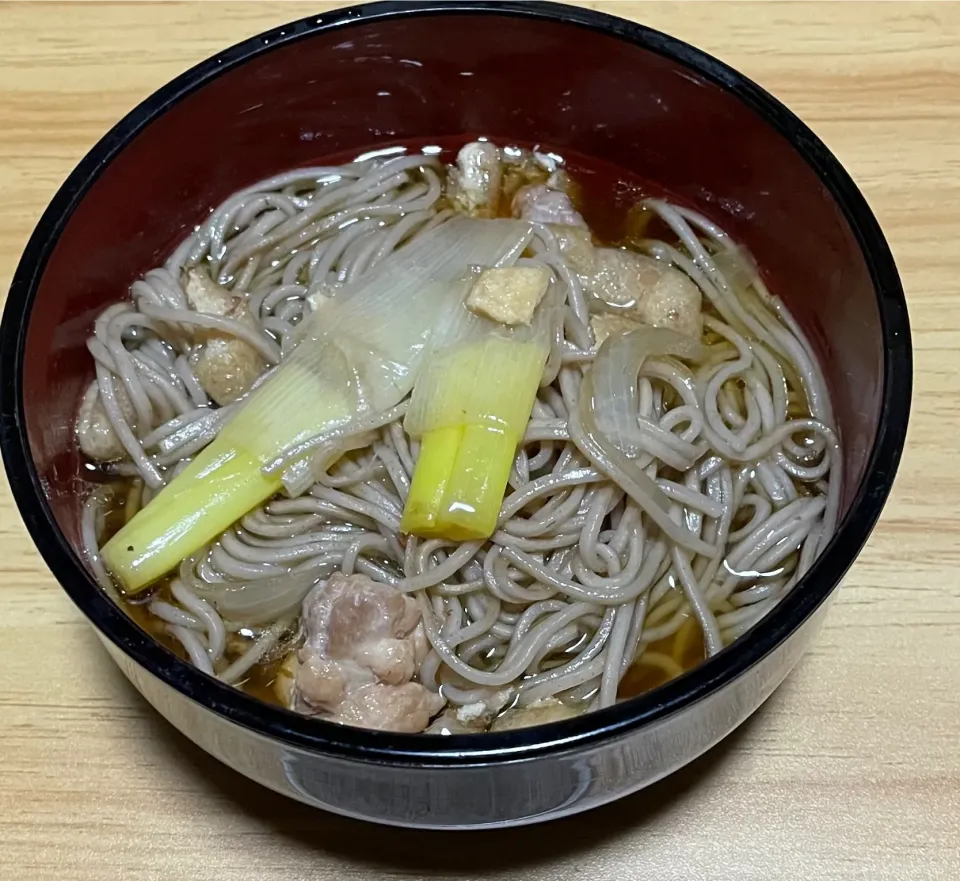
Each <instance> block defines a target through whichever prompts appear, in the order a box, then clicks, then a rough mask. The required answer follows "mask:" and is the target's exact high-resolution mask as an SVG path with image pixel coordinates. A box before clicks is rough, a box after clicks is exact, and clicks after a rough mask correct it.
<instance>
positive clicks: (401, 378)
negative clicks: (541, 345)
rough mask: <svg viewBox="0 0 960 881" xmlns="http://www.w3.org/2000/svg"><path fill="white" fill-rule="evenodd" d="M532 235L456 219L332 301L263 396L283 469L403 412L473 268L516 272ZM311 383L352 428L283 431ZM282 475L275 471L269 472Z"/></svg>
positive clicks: (517, 226)
mask: <svg viewBox="0 0 960 881" xmlns="http://www.w3.org/2000/svg"><path fill="white" fill-rule="evenodd" d="M529 235H530V224H528V223H525V222H523V221H518V220H509V219H496V220H485V219H478V218H471V217H463V216H458V217H454V218H452V219H451V220H448V221H446V222H445V223H442V224H440V225H439V226H437V227H435V228H434V229H432V230H430V231H428V232H426V233H424V234H423V235H421V236H418V237H417V238H415V239H414V240H413V241H412V242H410V243H409V244H407V245H405V246H404V247H403V248H401V249H400V250H399V251H397V252H396V253H395V254H394V255H393V256H392V257H391V258H390V259H388V260H385V261H383V262H382V263H381V264H379V265H378V266H377V267H376V268H375V269H373V270H372V271H371V272H369V273H367V274H366V275H364V276H363V277H362V278H360V279H358V280H357V281H356V282H353V283H351V284H347V285H344V287H343V289H342V290H340V291H339V292H338V294H337V297H336V299H335V300H333V301H332V302H331V303H330V304H328V306H327V307H326V308H324V309H321V310H319V311H318V312H316V313H314V314H313V315H311V316H310V318H308V319H307V321H306V324H305V327H304V330H303V333H302V336H301V342H300V343H299V345H298V346H297V348H296V349H295V350H294V352H293V354H292V355H291V356H290V357H289V359H287V361H285V362H284V363H283V364H282V365H281V366H280V368H279V369H278V370H277V372H276V374H275V375H274V376H273V377H271V378H270V380H269V381H268V382H267V383H265V384H264V386H263V388H262V389H260V390H258V393H257V394H258V395H262V396H263V397H264V398H267V399H268V400H269V401H270V408H269V409H270V414H269V416H272V417H274V418H275V419H276V421H277V423H278V425H277V428H276V429H274V433H275V434H276V435H277V436H278V437H280V436H282V437H283V440H284V443H283V444H282V446H280V447H279V449H276V450H274V451H272V454H275V455H278V456H279V458H280V459H286V457H285V456H284V455H283V453H284V451H287V450H291V449H292V448H294V447H302V446H304V445H305V442H307V441H310V440H311V439H315V438H319V437H321V436H322V435H324V434H325V433H327V432H329V431H330V430H331V429H334V428H342V426H343V425H344V424H348V425H349V424H350V423H352V422H353V421H355V420H359V419H361V418H363V417H367V416H369V415H370V414H372V413H377V412H380V411H385V410H388V409H389V408H391V407H394V406H396V404H397V403H399V402H400V401H401V400H402V399H403V398H404V397H405V396H406V395H407V394H409V392H410V390H411V389H412V388H413V384H414V379H415V378H416V375H417V372H418V370H419V369H420V366H421V364H422V362H423V359H424V357H425V355H426V354H427V350H428V343H429V342H430V339H431V337H432V335H433V333H434V332H435V330H436V329H439V328H442V327H444V326H445V324H446V323H448V322H450V321H451V320H453V319H452V318H451V316H452V315H453V314H455V313H457V312H462V311H464V310H463V309H462V303H463V301H464V299H465V298H466V295H467V292H468V290H469V287H470V284H471V283H472V281H473V278H472V276H471V274H470V268H471V267H473V266H493V265H508V264H510V263H512V262H515V261H516V259H517V258H518V257H519V256H520V254H521V253H522V251H523V248H524V247H525V245H526V243H527V241H528V240H529ZM305 376H311V377H313V378H314V380H315V381H316V383H317V388H318V392H320V393H322V391H323V390H327V389H329V390H330V392H331V393H335V394H337V395H338V396H340V397H341V400H343V399H344V398H345V400H346V404H347V407H348V408H349V412H350V416H349V419H348V420H347V422H346V423H344V422H343V421H331V422H330V423H329V424H326V425H313V426H310V427H309V428H307V427H304V428H301V429H299V430H297V431H296V432H292V433H291V432H283V431H282V430H281V428H280V427H281V426H282V425H283V424H284V423H286V424H289V420H290V415H291V412H290V411H291V409H292V407H293V406H294V402H295V401H296V400H297V398H298V397H299V394H300V393H301V392H300V390H301V389H302V384H303V382H304V377H305ZM268 396H269V397H268ZM267 418H269V417H268V416H267V414H262V415H261V419H264V420H266V419H267ZM286 464H289V462H286ZM279 465H280V462H279V461H274V462H271V463H270V465H269V470H270V471H275V470H277V469H278V467H279Z"/></svg>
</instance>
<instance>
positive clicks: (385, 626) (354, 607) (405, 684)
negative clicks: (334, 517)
mask: <svg viewBox="0 0 960 881" xmlns="http://www.w3.org/2000/svg"><path fill="white" fill-rule="evenodd" d="M303 626H304V630H305V634H306V638H305V642H304V645H303V647H302V648H301V649H300V652H299V654H298V662H299V663H298V665H297V668H296V671H295V674H294V703H295V704H296V706H297V708H298V709H300V710H301V711H303V712H308V713H323V714H325V715H326V717H327V718H329V719H331V720H332V721H336V722H341V723H343V724H345V725H359V726H363V727H369V728H379V729H382V730H388V731H422V730H423V729H424V728H425V727H426V726H427V725H428V724H429V722H430V719H431V718H432V717H433V716H435V715H436V714H437V713H439V712H440V710H441V709H442V708H443V705H444V699H443V698H442V697H440V695H438V694H436V693H435V692H432V691H430V690H428V689H426V688H424V687H423V686H422V685H420V684H419V683H417V682H412V681H411V680H412V679H413V677H414V676H415V675H416V673H417V671H418V669H419V667H420V664H421V663H422V662H423V659H424V658H425V657H426V654H427V651H428V650H429V645H428V643H427V640H426V636H425V634H424V632H423V627H422V625H421V623H420V610H419V609H418V607H417V604H416V602H415V601H414V600H413V599H412V598H411V597H408V596H406V595H405V594H402V593H400V592H399V591H397V590H396V589H395V588H393V587H391V586H390V585H387V584H378V583H377V582H375V581H372V580H371V579H370V578H367V577H366V576H365V575H350V576H344V575H341V574H339V573H338V574H335V575H333V576H331V577H330V578H329V579H328V580H327V581H325V582H321V583H320V584H318V585H317V586H316V587H315V588H314V589H313V590H312V591H311V592H310V593H309V594H308V595H307V597H306V599H304V601H303Z"/></svg>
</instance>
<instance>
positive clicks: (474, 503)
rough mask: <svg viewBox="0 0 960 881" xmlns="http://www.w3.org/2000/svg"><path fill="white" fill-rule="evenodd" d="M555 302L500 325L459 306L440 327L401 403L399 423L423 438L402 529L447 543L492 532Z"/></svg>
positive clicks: (542, 358) (527, 414)
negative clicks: (525, 322) (526, 322)
mask: <svg viewBox="0 0 960 881" xmlns="http://www.w3.org/2000/svg"><path fill="white" fill-rule="evenodd" d="M556 308H557V306H556V304H555V303H554V302H553V298H550V299H549V300H548V301H544V303H542V304H541V306H540V307H539V308H538V312H537V314H536V316H535V318H534V322H533V324H532V325H531V326H530V327H526V326H518V327H505V326H503V325H500V324H497V323H495V322H492V321H489V320H487V319H484V318H481V317H480V316H477V315H473V314H472V313H469V312H468V310H466V309H462V310H461V312H460V313H459V314H458V315H457V316H456V317H455V319H454V321H452V322H450V323H449V324H448V325H447V326H446V327H445V328H444V338H443V339H438V340H437V341H436V343H435V351H434V352H433V354H432V355H431V357H430V358H429V359H428V361H427V363H426V364H425V365H424V368H423V370H422V371H421V374H420V376H419V378H418V379H417V383H416V385H415V386H414V390H413V396H412V398H411V401H410V407H409V409H408V410H407V416H406V420H405V428H406V429H407V431H408V432H409V433H410V434H411V435H413V436H415V437H420V438H421V446H420V455H419V457H418V459H417V464H416V468H415V469H414V474H413V481H412V483H411V490H410V493H409V495H408V498H407V503H406V505H405V506H404V510H403V517H402V518H401V521H400V528H401V530H402V531H404V532H407V533H412V534H414V535H420V536H423V537H433V538H446V539H449V540H452V541H465V540H471V539H486V538H489V537H490V536H491V535H492V534H493V532H494V531H495V529H496V526H497V519H498V517H499V513H500V505H501V503H502V501H503V493H504V490H505V489H506V485H507V479H508V477H509V475H510V467H511V466H512V464H513V459H514V456H515V455H516V451H517V447H518V446H519V444H520V440H521V438H522V437H523V432H524V431H525V429H526V425H527V420H528V419H529V418H530V411H531V410H532V409H533V403H534V399H535V398H536V394H537V388H538V386H539V384H540V378H541V376H542V374H543V367H544V364H545V363H546V360H547V355H548V354H549V338H550V334H549V330H550V328H551V327H552V322H553V320H554V316H555V310H556ZM439 335H440V334H439V333H438V336H439ZM444 343H446V344H447V345H443V344H444ZM455 443H456V444H457V449H456V456H455V457H452V447H453V445H454V444H455ZM451 458H453V461H452V464H451Z"/></svg>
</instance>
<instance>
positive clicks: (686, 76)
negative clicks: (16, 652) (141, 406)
mask: <svg viewBox="0 0 960 881" xmlns="http://www.w3.org/2000/svg"><path fill="white" fill-rule="evenodd" d="M464 134H474V135H476V134H485V135H487V136H489V137H491V139H494V140H498V139H499V140H503V141H505V142H518V141H519V142H540V143H543V144H546V145H549V146H550V147H551V148H555V149H557V150H559V151H561V152H562V151H563V150H565V149H568V150H572V151H575V152H577V153H580V154H584V155H587V156H590V157H595V158H596V159H597V160H601V161H603V162H607V163H612V164H614V165H617V166H620V167H621V168H624V169H626V170H629V171H630V172H633V173H635V174H637V175H639V176H640V177H642V178H644V179H646V180H649V181H654V182H656V183H657V184H658V185H659V186H662V187H663V188H664V189H666V190H667V191H669V192H670V193H672V194H673V195H674V196H676V197H677V198H679V199H681V200H683V201H684V202H686V203H688V204H691V205H693V206H695V207H697V208H698V209H699V210H701V211H702V212H703V213H705V214H707V215H708V216H709V217H710V218H711V219H713V220H715V221H716V222H718V223H719V224H720V225H722V226H723V227H724V228H726V229H727V230H728V231H729V232H731V233H732V234H734V235H735V236H736V237H738V238H739V239H740V240H741V241H742V242H743V243H744V244H746V245H747V247H748V248H749V249H750V250H751V251H752V252H753V254H754V255H755V256H756V258H757V260H758V262H759V263H760V265H761V267H762V269H763V271H764V274H765V276H766V278H767V279H768V282H769V285H770V287H771V289H772V290H773V291H774V293H776V294H778V295H779V296H781V297H782V298H783V299H784V300H785V301H786V303H787V304H788V306H789V307H790V309H791V310H792V311H793V314H794V315H795V316H796V318H797V319H798V320H799V322H800V323H801V324H802V326H803V328H804V329H805V330H806V332H807V333H808V335H809V336H810V337H811V339H812V340H813V342H814V345H815V346H816V347H817V349H818V351H819V354H820V356H821V360H822V363H823V366H824V369H825V371H826V373H827V377H828V382H829V383H830V386H831V389H832V393H833V401H834V406H835V410H836V416H837V420H838V422H839V428H840V431H841V435H842V439H843V443H844V450H845V458H846V462H845V466H846V467H845V487H844V494H843V495H844V500H845V502H844V504H845V505H847V504H849V502H850V501H851V500H852V498H853V494H854V490H855V489H856V487H857V486H858V485H859V483H860V480H861V478H862V476H863V473H864V469H865V466H866V461H867V457H868V454H869V451H870V448H871V446H872V443H873V439H874V436H875V433H876V430H877V425H878V421H879V416H880V392H881V377H882V365H883V346H882V338H881V331H880V317H879V310H878V307H877V302H876V296H875V292H874V289H873V286H872V284H871V281H870V277H869V273H868V270H867V267H866V265H865V262H864V260H863V258H862V256H861V254H860V251H859V249H858V247H857V244H856V241H855V239H854V236H853V234H852V232H851V230H850V229H849V227H848V225H847V223H846V221H845V220H844V218H843V216H842V214H841V213H840V211H839V209H838V208H837V206H836V204H835V203H834V201H833V199H832V198H831V196H830V195H829V193H828V192H827V190H826V189H825V188H824V186H823V185H822V184H821V182H820V180H819V178H818V177H817V175H816V174H815V173H814V172H813V171H812V170H811V168H810V167H808V166H807V165H806V163H805V162H804V161H803V160H802V159H801V158H800V156H799V154H798V153H797V152H795V150H794V149H793V147H792V146H791V145H790V143H789V142H788V141H787V140H786V138H784V137H783V136H782V135H780V134H779V133H778V132H777V131H775V130H774V129H773V128H772V127H771V126H770V125H768V124H767V123H766V122H764V121H763V120H762V119H760V118H759V117H758V116H757V115H756V114H755V113H754V112H753V111H752V110H751V109H750V108H749V107H748V106H747V105H745V104H744V103H742V102H741V101H740V99H739V98H737V97H735V96H733V95H732V94H729V93H727V92H725V91H724V90H722V89H721V88H720V87H719V86H716V85H713V84H712V83H709V82H707V81H704V80H703V79H702V78H700V77H699V76H697V75H696V74H694V73H693V72H692V71H691V70H689V69H687V68H686V67H683V66H680V65H678V64H677V63H676V62H674V61H671V60H668V59H666V58H664V57H662V56H660V55H658V54H656V53H654V52H652V51H648V50H646V49H641V48H639V47H637V46H634V45H632V44H630V43H627V42H624V41H621V40H618V39H616V38H613V37H610V36H607V35H604V34H600V33H597V32H593V31H589V30H586V29H583V28H580V27H576V26H572V25H569V24H562V23H559V22H552V21H545V20H541V19H527V18H509V19H507V18H505V17H502V16H491V15H485V16H468V15H463V14H455V15H454V14H451V15H445V16H439V17H438V16H431V17H419V16H418V17H406V18H402V19H393V20H388V21H381V22H364V23H360V24H353V25H351V26H349V27H346V28H341V29H337V30H334V31H331V32H327V33H318V34H314V35H311V36H309V37H307V38H305V39H301V40H299V41H298V42H296V43H293V44H288V45H285V46H281V47H278V48H275V49H273V50H271V51H269V52H266V53H265V54H262V55H260V56H258V57H256V58H254V59H252V60H249V61H247V62H245V63H243V64H242V65H240V66H239V67H235V68H233V69H231V70H229V71H227V72H226V73H223V74H221V75H219V76H218V77H217V78H216V79H214V80H213V81H212V82H210V83H208V84H207V85H205V86H204V87H203V88H201V89H199V90H198V91H195V92H194V93H192V94H190V95H188V96H187V97H185V98H184V99H182V100H181V101H179V102H178V103H176V104H175V105H174V106H172V107H171V108H170V109H169V110H168V111H167V112H166V113H164V114H163V115H162V116H160V117H159V118H158V119H157V120H155V121H154V122H152V123H151V124H150V125H149V126H147V128H145V129H144V130H143V131H142V132H141V133H140V134H139V135H138V136H137V137H136V138H135V139H134V140H133V141H132V142H131V143H130V144H129V145H128V146H127V147H126V148H125V149H123V151H122V152H121V153H120V154H119V155H118V156H117V158H116V159H115V160H114V161H113V162H111V163H110V164H109V165H108V166H107V167H106V168H105V169H104V170H103V173H102V174H101V175H100V177H99V179H98V180H97V181H96V182H95V183H94V185H93V186H92V188H91V189H90V191H89V192H88V194H87V195H86V197H85V198H84V199H83V201H82V203H81V204H80V206H79V207H78V209H77V210H76V212H75V213H74V215H73V216H72V217H71V218H70V220H69V221H68V223H67V225H66V228H65V230H64V232H63V235H62V237H61V239H60V241H59V242H58V244H57V246H56V248H55V250H54V252H53V255H52V257H51V259H50V262H49V264H48V266H47V268H46V271H45V273H44V275H43V279H42V282H41V284H40V287H39V291H38V294H37V299H36V302H35V304H34V307H33V311H32V313H31V317H30V323H29V328H28V336H27V348H26V359H25V368H24V376H23V382H24V407H25V411H26V420H27V430H28V434H29V439H30V445H31V448H32V452H33V455H34V458H35V460H36V462H37V463H38V467H39V470H40V473H41V477H42V479H43V481H44V483H45V486H46V488H47V493H48V495H49V498H50V501H51V504H52V508H53V511H54V514H55V516H56V518H57V520H58V522H59V524H60V526H61V528H62V529H63V530H64V532H65V534H66V535H67V537H68V538H69V539H70V540H71V541H73V542H75V543H76V542H77V537H78V532H79V529H78V520H79V517H78V514H79V504H78V502H79V497H80V493H79V492H78V491H77V489H78V485H77V482H78V480H81V479H82V476H81V463H80V462H79V459H78V457H77V455H76V452H75V447H74V441H73V435H72V425H73V419H74V414H75V412H76V408H77V406H78V402H79V398H80V395H81V393H82V390H83V388H84V387H85V385H86V383H87V382H89V380H90V378H91V375H92V363H91V359H90V356H89V354H88V352H87V350H86V339H87V336H88V334H89V333H90V330H91V328H92V325H93V321H94V318H95V317H96V315H97V314H98V313H99V312H100V310H101V309H103V308H104V307H105V306H106V305H108V304H109V303H111V302H114V301H116V300H118V299H120V298H122V297H124V296H125V295H126V291H127V288H128V286H129V284H130V283H131V282H132V281H133V280H134V279H135V278H136V277H137V276H139V275H140V274H142V273H143V272H144V271H146V270H147V269H149V268H151V267H153V266H155V265H157V264H158V263H159V262H161V261H162V259H163V258H164V257H165V256H166V254H167V252H168V251H169V250H170V249H171V247H172V246H173V245H174V244H175V243H176V241H177V240H178V239H179V238H180V237H181V236H183V235H184V234H185V232H186V231H187V230H189V229H190V228H192V227H193V225H194V224H196V223H197V222H198V220H200V219H201V218H202V217H203V216H204V215H205V214H206V212H207V211H208V210H209V209H210V208H212V207H213V206H215V205H216V204H217V203H218V202H220V201H221V200H222V199H223V198H224V197H226V196H227V195H229V194H230V193H231V192H232V191H233V190H236V189H238V188H239V187H242V186H244V185H246V184H249V183H251V182H253V181H255V180H256V179H258V178H261V177H265V176H267V175H269V174H272V173H274V172H277V171H279V170H282V169H284V168H288V167H291V166H297V165H304V164H308V163H312V162H315V161H316V160H317V159H319V158H323V157H328V156H330V155H333V154H341V155H342V154H344V153H349V152H359V151H361V150H364V149H368V148H370V147H371V146H372V145H386V144H389V143H396V142H398V141H403V140H415V139H423V138H428V139H429V138H437V139H445V138H451V137H456V136H461V135H464Z"/></svg>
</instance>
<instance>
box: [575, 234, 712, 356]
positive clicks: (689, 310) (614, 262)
mask: <svg viewBox="0 0 960 881" xmlns="http://www.w3.org/2000/svg"><path fill="white" fill-rule="evenodd" d="M581 283H582V284H583V287H584V290H585V291H586V292H587V293H588V294H590V295H591V296H594V297H596V298H597V299H599V300H602V301H603V302H605V303H607V304H608V305H610V306H614V307H617V308H619V309H622V310H623V315H624V317H625V318H633V319H636V321H638V322H639V323H641V324H646V325H649V326H651V327H667V328H670V329H671V330H675V331H677V332H678V333H683V334H686V335H687V336H691V337H694V338H695V339H699V338H700V333H701V330H702V317H701V311H700V310H701V298H700V288H698V287H697V286H696V285H695V284H694V283H693V281H692V280H691V279H690V278H688V277H687V276H686V275H685V274H684V273H682V272H681V271H680V270H679V269H675V268H674V267H672V266H670V265H669V264H668V263H665V262H664V261H662V260H655V259H654V258H653V257H647V256H646V255H645V254H637V253H635V252H634V251H626V250H623V249H620V248H597V249H596V263H595V266H594V272H593V273H592V274H589V275H581Z"/></svg>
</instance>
